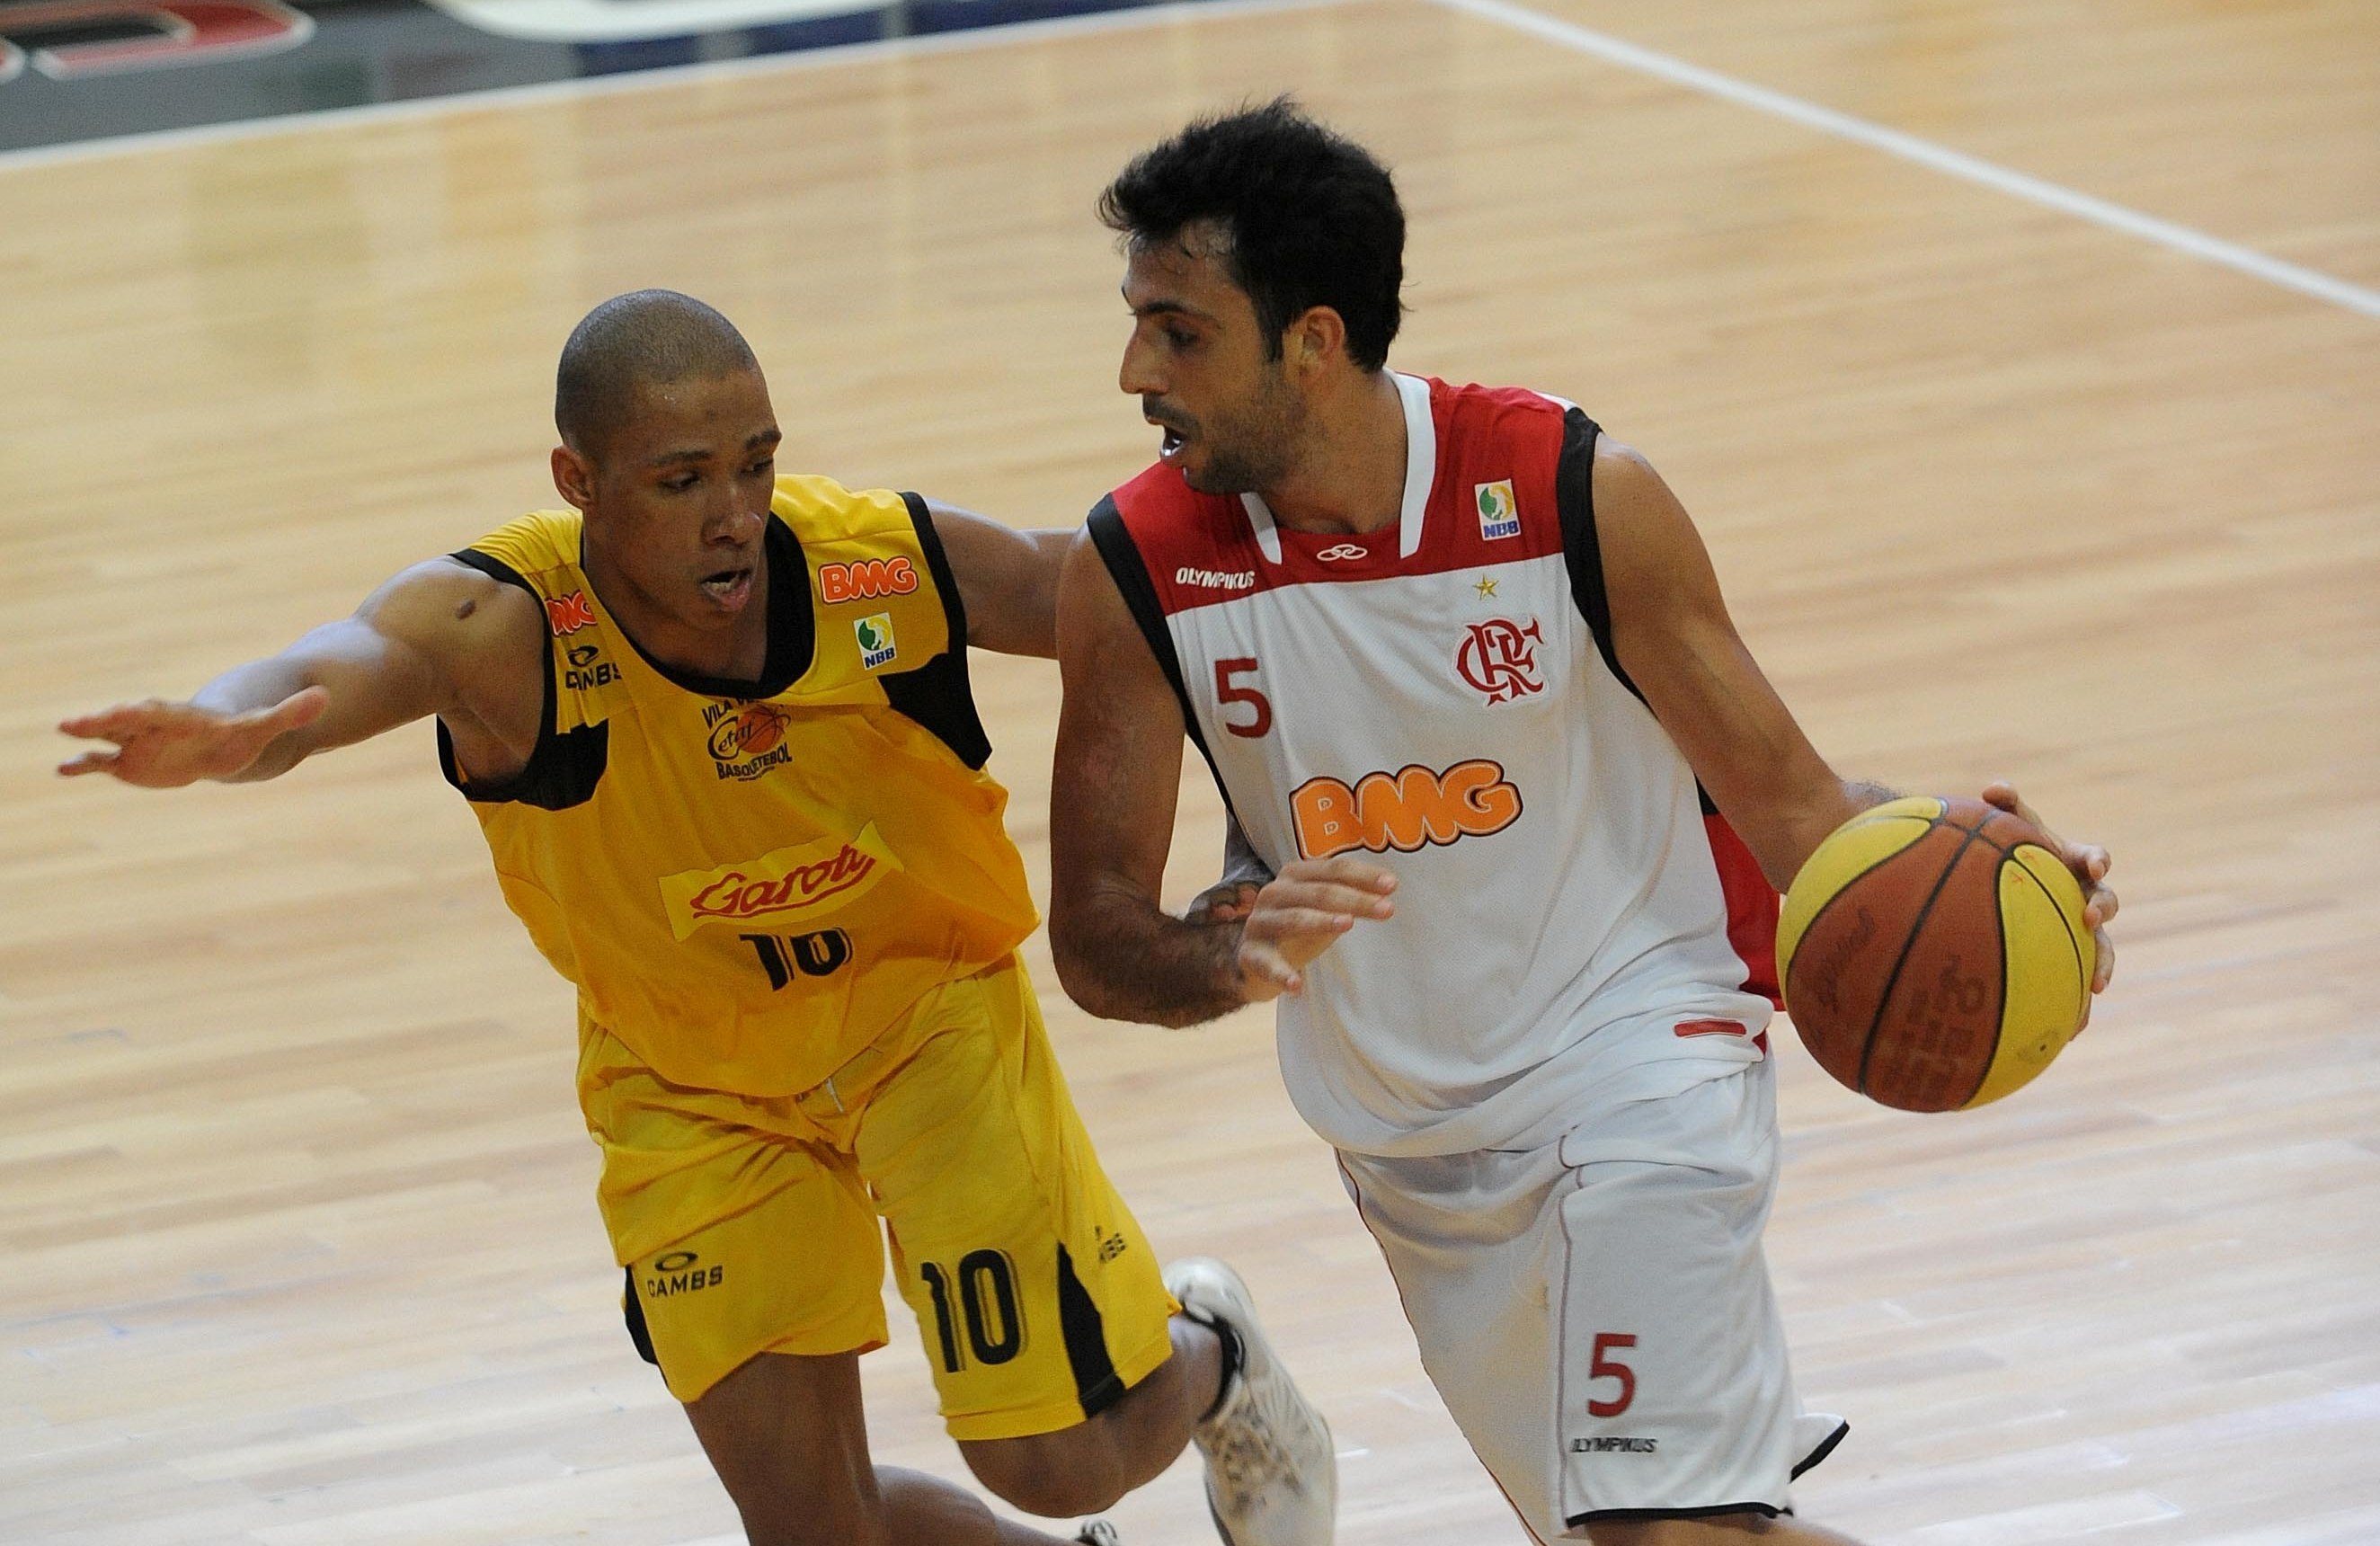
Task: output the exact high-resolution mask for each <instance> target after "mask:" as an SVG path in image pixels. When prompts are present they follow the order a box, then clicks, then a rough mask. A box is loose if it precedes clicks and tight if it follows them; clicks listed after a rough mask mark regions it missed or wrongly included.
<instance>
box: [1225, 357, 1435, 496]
mask: <svg viewBox="0 0 2380 1546" xmlns="http://www.w3.org/2000/svg"><path fill="white" fill-rule="evenodd" d="M1405 456H1406V445H1405V405H1404V397H1403V394H1401V393H1400V392H1399V391H1398V390H1397V378H1396V377H1395V375H1394V374H1392V373H1391V372H1390V371H1386V370H1379V371H1368V372H1366V374H1364V375H1362V376H1359V377H1356V378H1355V379H1354V381H1353V382H1352V383H1350V386H1349V390H1348V391H1347V392H1346V393H1345V394H1344V396H1342V397H1340V398H1337V399H1335V400H1332V401H1328V402H1324V403H1321V404H1318V405H1317V406H1316V408H1315V411H1314V413H1313V415H1312V417H1311V419H1310V420H1308V427H1307V430H1306V434H1305V444H1304V445H1302V446H1301V447H1300V448H1299V453H1298V456H1297V459H1296V461H1295V463H1294V464H1293V466H1292V467H1291V468H1290V469H1289V471H1288V472H1287V473H1285V474H1284V475H1283V476H1282V477H1281V479H1279V480H1278V481H1275V482H1273V483H1270V484H1268V485H1267V486H1265V487H1263V488H1261V489H1258V490H1257V493H1259V494H1261V495H1262V496H1263V498H1264V502H1265V505H1266V506H1267V507H1268V508H1269V509H1270V510H1271V511H1272V515H1273V519H1275V520H1277V521H1279V522H1280V523H1281V525H1283V526H1285V527H1288V528H1289V529H1290V530H1293V531H1313V532H1348V533H1354V534H1357V535H1360V534H1362V533H1365V532H1370V531H1378V530H1381V529H1382V528H1384V527H1390V526H1394V525H1395V524H1396V523H1397V518H1398V517H1399V516H1400V515H1401V514H1403V508H1404V496H1405Z"/></svg>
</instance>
